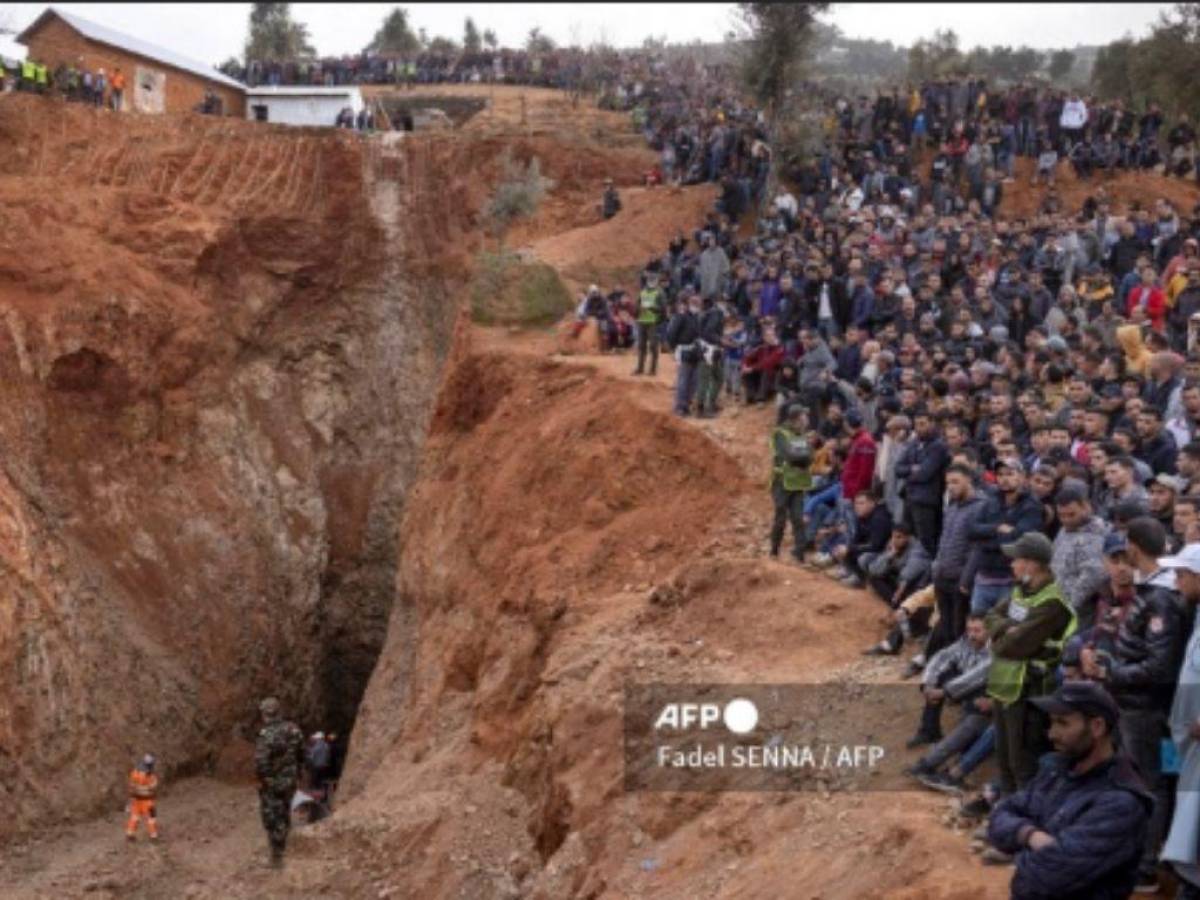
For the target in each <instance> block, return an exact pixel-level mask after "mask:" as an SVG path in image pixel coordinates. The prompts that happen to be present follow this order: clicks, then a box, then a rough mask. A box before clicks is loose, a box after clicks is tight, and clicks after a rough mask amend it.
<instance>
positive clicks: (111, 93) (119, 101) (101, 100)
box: [0, 57, 126, 112]
mask: <svg viewBox="0 0 1200 900" xmlns="http://www.w3.org/2000/svg"><path fill="white" fill-rule="evenodd" d="M0 87H2V88H3V89H4V90H12V91H23V92H26V93H33V94H49V93H57V94H60V95H62V96H63V97H66V98H67V99H68V100H70V101H74V102H78V103H86V104H88V105H90V106H98V107H102V108H107V109H112V110H116V111H118V112H119V111H120V110H121V109H122V106H123V104H124V100H125V88H126V85H125V73H124V72H122V71H121V67H120V66H117V67H116V68H114V69H113V70H112V72H111V73H107V72H105V71H104V68H103V67H102V66H101V67H100V68H98V69H96V71H94V72H93V71H91V70H90V69H87V68H85V67H84V66H82V65H80V66H74V65H66V64H65V63H64V64H61V65H59V66H57V67H55V68H54V69H53V70H51V69H50V68H49V67H48V66H46V65H44V64H43V63H39V62H37V61H36V60H34V59H30V58H27V59H24V60H6V59H4V58H3V57H0Z"/></svg>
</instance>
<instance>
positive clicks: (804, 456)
mask: <svg viewBox="0 0 1200 900" xmlns="http://www.w3.org/2000/svg"><path fill="white" fill-rule="evenodd" d="M807 431H808V412H807V411H806V410H805V409H804V407H803V406H801V405H800V404H798V403H794V404H792V405H791V406H788V407H785V408H784V411H783V415H782V421H781V422H780V424H779V425H778V427H776V429H775V430H774V431H773V432H772V433H771V454H772V462H771V499H772V500H773V501H774V502H775V520H774V522H773V523H772V525H771V555H772V556H778V555H779V546H780V544H782V543H783V532H784V529H785V528H786V527H787V523H788V522H789V521H790V522H791V523H792V556H794V557H795V558H796V560H797V562H800V561H803V559H804V495H805V493H807V492H808V491H809V490H810V489H811V488H812V475H811V473H810V472H809V466H810V465H811V464H812V448H811V447H810V445H809V443H808V436H807V434H806V432H807Z"/></svg>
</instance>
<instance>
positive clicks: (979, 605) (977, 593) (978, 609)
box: [971, 581, 1012, 616]
mask: <svg viewBox="0 0 1200 900" xmlns="http://www.w3.org/2000/svg"><path fill="white" fill-rule="evenodd" d="M1011 591H1012V582H1011V581H1009V582H1005V583H1004V584H981V583H980V582H978V581H976V582H975V586H974V587H973V588H972V589H971V615H973V616H982V615H985V614H986V613H988V612H989V611H990V610H991V608H992V607H993V606H995V605H996V604H997V603H999V602H1000V601H1001V600H1005V599H1007V598H1008V595H1009V593H1010V592H1011Z"/></svg>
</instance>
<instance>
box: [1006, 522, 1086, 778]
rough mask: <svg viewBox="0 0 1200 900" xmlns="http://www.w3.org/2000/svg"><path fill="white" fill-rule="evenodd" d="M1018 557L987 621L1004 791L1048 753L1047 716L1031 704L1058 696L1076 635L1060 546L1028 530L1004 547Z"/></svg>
mask: <svg viewBox="0 0 1200 900" xmlns="http://www.w3.org/2000/svg"><path fill="white" fill-rule="evenodd" d="M1001 549H1002V550H1003V551H1004V555H1005V556H1007V557H1009V558H1010V559H1011V560H1012V570H1013V578H1014V579H1015V581H1016V585H1015V586H1014V588H1013V592H1012V595H1011V596H1010V597H1009V599H1007V600H1003V601H1001V602H1000V603H998V604H996V606H995V607H993V608H992V611H991V612H990V613H988V616H987V619H986V620H985V624H986V625H987V630H988V635H989V636H990V637H991V640H992V666H991V669H990V670H989V672H988V685H987V692H988V696H989V697H991V698H992V700H993V701H995V702H993V704H992V709H993V718H994V720H995V725H996V760H997V762H998V763H999V768H1000V791H1001V793H1003V794H1010V793H1012V792H1013V791H1015V790H1016V789H1017V788H1020V787H1023V786H1024V785H1025V784H1026V782H1028V781H1029V780H1030V779H1031V778H1033V776H1034V775H1035V774H1036V773H1037V766H1038V757H1039V756H1040V755H1041V754H1042V752H1043V751H1045V750H1048V749H1049V747H1048V746H1047V744H1046V721H1045V719H1044V713H1042V712H1041V711H1040V710H1038V709H1037V707H1035V706H1033V705H1032V704H1031V703H1030V702H1029V700H1030V699H1031V698H1034V697H1041V696H1043V695H1045V694H1049V693H1052V692H1053V691H1054V684H1055V682H1054V677H1055V669H1056V668H1057V667H1058V663H1059V660H1060V659H1061V658H1062V648H1063V644H1064V643H1065V642H1066V640H1067V638H1069V637H1070V636H1071V635H1072V634H1074V632H1075V627H1076V618H1075V610H1074V608H1073V607H1072V606H1071V604H1070V603H1068V602H1067V600H1066V599H1065V598H1064V597H1063V595H1062V591H1060V590H1059V587H1058V585H1057V584H1056V583H1055V582H1054V573H1053V572H1052V571H1051V569H1050V560H1051V558H1052V557H1053V555H1054V545H1053V544H1051V543H1050V539H1049V538H1048V537H1046V536H1045V535H1044V534H1042V533H1041V532H1037V531H1029V532H1026V533H1025V534H1023V535H1021V537H1020V538H1019V539H1018V540H1017V541H1016V542H1015V543H1012V544H1005V545H1004V546H1003V547H1002V548H1001Z"/></svg>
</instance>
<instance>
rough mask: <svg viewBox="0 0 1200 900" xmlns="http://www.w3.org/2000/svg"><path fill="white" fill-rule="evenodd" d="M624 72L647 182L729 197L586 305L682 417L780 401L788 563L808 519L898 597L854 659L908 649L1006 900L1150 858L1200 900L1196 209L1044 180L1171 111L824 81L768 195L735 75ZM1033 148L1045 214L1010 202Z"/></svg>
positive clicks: (1144, 876)
mask: <svg viewBox="0 0 1200 900" xmlns="http://www.w3.org/2000/svg"><path fill="white" fill-rule="evenodd" d="M619 87H620V88H621V90H622V91H623V94H624V97H625V98H626V99H625V101H624V103H625V107H626V108H630V109H631V110H633V111H634V112H635V115H634V122H635V125H636V127H638V128H640V129H641V130H643V131H644V133H645V135H646V138H647V140H648V141H649V143H650V145H651V146H652V147H654V148H655V149H656V150H657V151H658V152H659V159H660V165H659V167H658V169H657V171H656V173H655V174H656V177H661V179H662V180H664V181H675V182H680V181H686V180H689V179H695V180H700V181H705V180H707V181H715V182H718V183H719V184H720V185H721V192H720V199H719V200H718V202H717V204H716V208H715V209H714V210H713V211H712V212H711V213H710V214H709V215H708V216H707V218H706V220H705V221H704V222H702V223H699V224H698V227H697V228H696V229H695V231H693V232H692V233H691V234H686V233H679V234H678V235H676V237H675V238H674V240H672V241H671V243H670V244H669V246H668V247H667V248H665V250H664V252H663V253H662V255H661V256H656V257H655V258H653V259H651V260H650V261H649V262H648V263H647V264H646V265H645V266H644V268H643V271H642V274H641V278H640V284H639V285H638V287H637V289H636V290H631V291H628V292H625V291H620V290H615V291H611V292H608V293H605V292H604V291H602V290H601V289H600V288H599V287H598V286H593V288H592V289H591V290H589V292H588V294H587V295H586V296H585V297H583V298H581V303H580V308H579V310H578V312H579V315H580V317H581V318H590V319H594V320H595V321H596V322H597V323H598V325H599V330H600V333H601V334H602V335H603V336H604V339H605V342H606V346H607V347H609V348H617V349H622V348H628V349H631V350H632V348H635V347H636V356H637V363H636V368H635V370H634V374H635V375H640V374H643V373H651V374H653V373H654V372H655V371H656V366H657V358H658V353H659V348H660V347H665V348H666V349H667V350H668V351H669V352H671V353H672V354H673V355H674V358H675V361H676V373H675V390H674V411H675V413H676V414H677V415H680V416H692V415H696V416H716V415H719V414H720V410H721V408H722V404H733V403H740V404H771V405H773V406H774V407H775V409H776V410H777V416H778V425H777V427H776V428H775V430H774V431H773V433H772V436H771V451H772V479H771V492H772V496H773V501H774V506H775V517H774V522H773V525H772V528H771V531H770V552H771V554H772V555H778V554H779V553H780V551H781V549H782V546H783V538H784V537H785V534H786V530H787V528H788V526H789V525H790V526H791V530H792V536H793V542H792V545H791V552H792V555H793V556H794V558H795V559H796V560H797V561H798V562H800V563H801V564H804V565H806V566H810V567H813V568H816V569H820V570H823V571H824V572H826V573H827V574H829V575H830V576H831V577H834V578H836V579H838V580H840V581H841V582H842V583H843V584H845V585H847V586H852V587H859V588H862V589H864V590H867V591H869V592H871V593H872V594H873V595H874V596H876V597H878V598H879V600H880V602H881V603H883V604H886V606H887V608H888V609H889V610H890V615H891V619H892V625H891V626H890V627H889V628H888V629H887V631H886V633H884V634H881V635H880V636H879V639H878V641H877V642H876V643H874V644H872V645H871V646H870V647H868V648H866V650H865V652H867V653H869V654H871V655H878V656H898V655H900V654H901V653H904V652H905V650H906V648H910V649H909V652H910V654H911V658H910V659H909V660H908V661H907V665H906V667H905V673H904V674H905V677H911V678H917V677H919V679H920V690H921V693H922V695H923V698H924V703H923V712H922V715H921V718H920V721H919V723H918V725H917V728H916V733H915V734H914V735H913V738H912V740H911V741H910V742H909V745H910V748H912V749H913V750H917V749H921V750H922V753H921V755H920V756H919V758H917V759H915V760H914V761H913V762H912V765H911V766H910V768H909V769H908V770H907V772H908V774H909V775H911V776H912V778H913V779H914V780H915V781H916V782H917V783H919V784H921V785H922V786H924V787H927V788H929V789H933V790H938V791H943V792H948V793H958V794H965V792H967V790H968V785H969V784H970V783H971V782H972V780H973V779H972V773H974V772H976V770H977V769H978V768H979V766H980V765H981V764H983V763H984V761H985V760H988V759H992V758H994V760H995V767H996V771H997V776H996V778H995V779H993V780H991V781H989V782H987V783H985V784H982V785H976V786H977V787H979V788H981V790H980V792H979V795H978V796H975V797H972V798H968V797H967V796H964V797H963V801H962V804H961V807H960V810H961V811H960V815H961V816H964V817H968V818H974V819H976V820H978V819H986V822H984V823H982V824H980V825H979V827H978V829H977V832H976V839H977V843H976V849H977V850H978V851H979V852H980V853H981V855H982V857H983V859H984V861H985V862H991V863H997V864H1014V865H1015V867H1016V869H1015V874H1014V878H1013V893H1014V896H1029V897H1034V896H1037V897H1048V896H1063V897H1065V896H1079V897H1085V896H1086V897H1110V896H1111V897H1124V896H1127V895H1128V893H1129V892H1130V891H1132V890H1134V889H1136V890H1138V891H1142V892H1149V891H1152V890H1156V889H1157V888H1158V885H1159V875H1160V871H1159V866H1160V860H1164V861H1168V862H1170V863H1172V864H1173V866H1174V870H1175V874H1176V875H1177V876H1178V877H1179V878H1180V879H1181V883H1182V885H1183V891H1184V893H1183V894H1181V896H1200V868H1197V864H1198V862H1200V860H1198V859H1197V849H1198V846H1200V844H1198V841H1197V837H1198V836H1200V835H1198V833H1197V832H1198V830H1200V809H1198V808H1197V807H1196V804H1195V802H1194V800H1193V799H1192V798H1193V796H1194V794H1195V790H1196V788H1197V787H1200V783H1198V782H1200V744H1198V743H1197V741H1198V738H1200V719H1198V718H1197V714H1198V713H1200V704H1197V703H1196V700H1195V699H1194V698H1193V696H1192V694H1191V690H1190V685H1191V683H1192V682H1194V681H1196V680H1197V676H1196V675H1195V674H1194V671H1195V667H1196V666H1200V638H1197V637H1194V636H1191V635H1192V630H1191V629H1192V622H1193V621H1194V609H1195V604H1196V603H1197V601H1200V348H1198V347H1197V346H1196V333H1197V324H1198V322H1200V243H1198V242H1200V203H1197V204H1196V205H1194V206H1191V207H1190V208H1178V207H1177V206H1176V205H1175V204H1173V203H1172V202H1170V200H1169V199H1167V198H1166V197H1146V198H1145V199H1144V201H1143V202H1141V203H1132V204H1119V203H1116V202H1114V201H1113V199H1112V198H1111V197H1110V196H1109V194H1108V192H1107V190H1106V187H1105V185H1104V184H1102V183H1098V184H1096V185H1095V186H1094V189H1092V190H1091V192H1090V194H1089V195H1088V196H1087V199H1086V200H1085V201H1084V202H1083V203H1082V204H1081V205H1080V206H1079V207H1078V208H1074V209H1068V208H1065V207H1064V206H1063V204H1062V202H1061V201H1060V200H1059V199H1058V196H1057V192H1056V191H1055V190H1054V187H1053V178H1054V177H1055V176H1058V177H1063V176H1061V175H1060V172H1061V171H1063V170H1065V169H1067V168H1068V167H1069V166H1073V167H1074V170H1075V175H1074V176H1072V175H1067V176H1065V177H1080V178H1082V177H1086V176H1087V175H1089V174H1090V173H1089V172H1087V171H1085V170H1084V169H1083V168H1081V167H1080V166H1079V165H1078V154H1077V152H1076V151H1077V148H1078V145H1079V144H1080V143H1081V142H1094V141H1097V140H1099V141H1105V140H1109V141H1111V140H1115V141H1116V142H1117V144H1118V146H1119V148H1120V150H1119V153H1118V154H1117V162H1116V165H1117V166H1120V165H1126V166H1131V167H1132V166H1144V165H1147V162H1148V160H1149V159H1151V158H1153V157H1152V154H1151V152H1150V151H1149V150H1148V149H1147V147H1148V143H1149V142H1152V141H1154V140H1156V139H1157V136H1158V132H1159V130H1160V129H1161V127H1162V124H1163V121H1162V119H1163V117H1162V115H1161V113H1159V112H1158V111H1157V108H1155V107H1153V106H1152V107H1151V108H1150V109H1149V110H1148V111H1147V112H1146V113H1145V114H1143V115H1142V116H1141V117H1139V118H1136V119H1135V118H1134V117H1132V116H1130V115H1129V114H1128V113H1126V112H1125V111H1124V110H1123V109H1122V108H1121V105H1120V104H1107V105H1104V104H1097V103H1092V102H1085V101H1082V100H1080V99H1079V98H1078V97H1077V96H1074V95H1070V94H1066V93H1063V92H1056V91H1048V90H1031V89H1026V88H1022V87H1017V88H1013V89H1010V90H1007V91H1003V92H997V93H994V94H993V93H991V92H989V90H988V88H987V86H986V85H984V84H982V83H981V82H977V81H975V82H972V81H961V82H949V83H938V84H930V85H925V86H923V87H921V88H920V89H918V90H915V91H911V92H908V93H900V92H892V93H884V94H881V95H880V96H879V97H878V98H876V100H875V101H874V103H871V102H869V101H866V100H863V99H859V100H857V101H854V100H848V99H841V98H832V99H831V100H830V104H829V109H830V112H831V116H830V122H829V128H828V131H827V139H826V141H825V144H824V147H823V149H822V151H821V152H820V153H819V154H817V155H816V157H815V158H813V159H809V160H803V161H800V162H799V163H797V164H796V165H795V166H793V167H792V168H791V171H790V172H789V174H790V175H791V176H792V177H791V178H790V179H789V180H790V181H791V182H792V183H793V184H794V185H795V190H794V191H792V190H789V189H788V188H787V187H781V188H780V189H779V190H778V191H777V192H774V193H773V195H770V196H768V195H767V193H766V189H767V186H768V181H767V179H766V177H765V174H766V170H767V169H768V168H769V162H770V159H771V156H772V148H771V147H770V146H769V145H768V143H767V136H766V130H765V128H764V127H763V121H762V118H761V116H760V115H759V114H758V113H757V111H755V110H754V109H752V108H749V107H747V106H745V105H743V104H742V103H741V102H740V101H739V100H738V98H736V97H735V96H733V95H731V94H728V93H725V92H724V91H723V90H722V89H721V86H720V84H719V83H717V82H713V81H710V80H707V79H703V78H700V79H696V80H693V81H683V82H679V81H671V80H670V79H658V80H651V81H650V82H649V83H647V84H643V85H639V86H638V90H637V93H636V95H635V92H634V90H633V86H632V85H628V84H621V85H619ZM1180 127H1182V128H1183V129H1184V131H1185V132H1186V134H1185V137H1186V140H1185V141H1183V142H1182V143H1183V144H1187V145H1188V147H1189V149H1190V148H1192V147H1194V134H1191V133H1190V131H1187V123H1186V119H1182V120H1181V122H1180V125H1179V126H1176V129H1175V130H1173V132H1172V134H1173V135H1174V136H1173V137H1171V138H1170V140H1171V142H1172V143H1171V147H1172V150H1171V151H1170V153H1169V155H1168V158H1174V157H1175V156H1176V154H1175V150H1174V148H1177V147H1178V146H1181V144H1180V142H1179V141H1178V140H1177V138H1178V137H1179V128H1180ZM997 138H998V140H997ZM926 148H928V149H926ZM1050 151H1053V152H1054V158H1053V160H1044V159H1043V155H1044V154H1047V153H1049V152H1050ZM1017 155H1024V156H1033V157H1034V158H1035V159H1037V163H1036V168H1037V170H1038V171H1039V174H1040V175H1041V176H1042V178H1041V180H1042V181H1045V182H1047V183H1046V187H1045V188H1044V198H1043V201H1042V208H1041V209H1040V211H1039V212H1038V213H1037V214H1035V215H1032V216H1009V215H1006V214H1005V204H1004V197H1003V195H1004V188H1003V185H1004V184H1005V183H1006V179H1007V178H1009V177H1010V176H1011V173H1012V172H1013V171H1014V166H1013V157H1014V156H1017ZM920 160H925V161H926V162H927V164H928V169H926V168H925V164H924V163H922V164H920V165H919V161H920ZM1043 163H1044V165H1043ZM1168 171H1169V172H1170V171H1171V170H1170V168H1169V167H1168ZM784 184H785V185H786V184H787V182H786V181H785V182H784ZM1198 199H1200V197H1198ZM748 216H749V217H752V219H751V221H752V223H753V224H754V225H755V228H754V230H753V234H752V236H750V237H746V236H745V235H746V233H747V232H746V229H745V228H743V227H741V226H742V225H743V221H744V220H745V219H746V218H747V217H748ZM947 706H955V707H958V708H959V709H960V713H959V715H958V717H957V721H956V723H955V724H954V725H953V726H952V727H948V728H945V729H944V727H943V724H942V719H943V717H944V715H945V708H946V707H947ZM1051 749H1053V750H1055V751H1057V752H1056V753H1049V754H1047V751H1049V750H1051ZM1173 784H1177V785H1178V791H1179V794H1178V796H1179V798H1180V799H1179V802H1178V803H1177V804H1176V803H1175V793H1174V792H1173V791H1172V785H1173Z"/></svg>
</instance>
